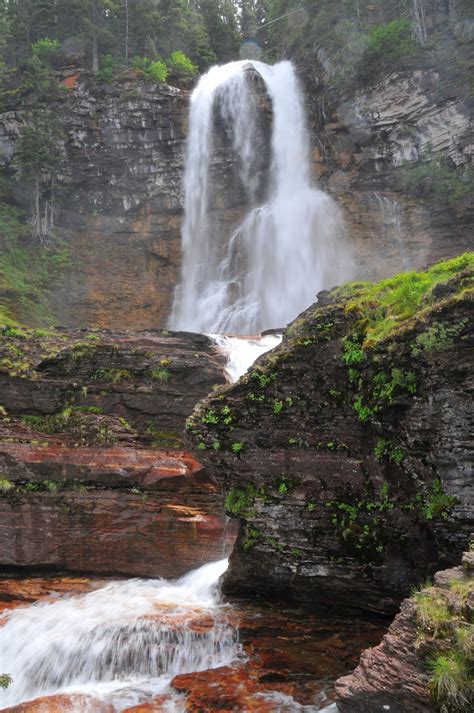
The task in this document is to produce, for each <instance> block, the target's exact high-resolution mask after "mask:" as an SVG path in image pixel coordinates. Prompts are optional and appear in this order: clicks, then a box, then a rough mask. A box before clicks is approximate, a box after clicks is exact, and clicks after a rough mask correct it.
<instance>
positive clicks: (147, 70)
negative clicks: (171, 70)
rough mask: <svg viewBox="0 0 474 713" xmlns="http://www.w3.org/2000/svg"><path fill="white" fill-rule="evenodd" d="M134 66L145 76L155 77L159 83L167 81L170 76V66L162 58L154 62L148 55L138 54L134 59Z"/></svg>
mask: <svg viewBox="0 0 474 713" xmlns="http://www.w3.org/2000/svg"><path fill="white" fill-rule="evenodd" d="M132 66H133V68H134V69H136V70H137V72H139V73H140V74H142V75H143V76H144V77H147V78H149V79H153V80H154V81H155V82H158V83H159V84H162V83H163V82H166V79H167V77H168V67H167V66H166V63H165V62H163V61H162V60H160V59H157V60H155V61H154V62H152V61H151V60H150V59H148V57H140V56H136V57H134V58H133V60H132Z"/></svg>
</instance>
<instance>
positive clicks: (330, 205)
mask: <svg viewBox="0 0 474 713" xmlns="http://www.w3.org/2000/svg"><path fill="white" fill-rule="evenodd" d="M250 67H253V69H254V70H256V71H257V72H258V73H259V74H260V76H261V78H262V80H263V82H264V84H265V86H266V89H267V92H268V94H269V96H270V98H271V100H272V104H273V129H272V139H271V171H270V174H271V175H270V181H269V186H268V190H267V192H268V196H267V201H266V203H264V204H263V205H255V197H256V192H257V187H258V186H257V184H256V182H255V179H256V173H255V152H256V147H255V127H256V126H257V124H258V108H257V105H256V99H255V96H254V95H253V93H252V91H251V89H250V86H249V81H248V72H247V71H246V69H247V68H250ZM216 105H217V106H218V107H219V109H220V112H221V115H222V116H223V118H224V119H225V121H226V122H227V124H228V125H229V126H230V127H231V130H232V146H233V151H234V152H235V154H236V156H237V158H238V163H239V166H240V176H241V179H242V183H243V185H244V188H245V190H246V194H247V195H246V197H247V201H248V205H249V210H248V212H247V215H246V216H245V217H244V219H243V221H242V222H241V223H240V225H239V226H238V227H237V228H236V229H235V230H234V231H233V232H232V233H231V234H230V235H229V234H225V230H223V231H221V234H218V235H217V236H216V235H215V234H214V233H213V230H211V226H210V204H211V196H212V189H213V186H212V185H211V181H210V166H211V155H212V148H213V128H214V126H213V124H214V113H215V107H216ZM309 155H310V149H309V139H308V133H307V130H306V122H305V114H304V107H303V100H302V94H301V91H300V88H299V86H298V82H297V79H296V75H295V72H294V69H293V66H292V65H291V63H290V62H281V63H279V64H276V65H274V66H269V65H266V64H264V63H262V62H250V63H249V62H246V61H242V62H232V63H230V64H228V65H225V66H223V67H213V68H212V69H211V70H210V71H209V72H208V73H207V74H206V75H205V76H204V77H202V78H201V80H200V82H199V84H198V85H197V87H196V89H195V91H194V93H193V96H192V98H191V111H190V131H189V137H188V144H187V158H186V171H185V181H184V183H185V218H184V224H183V231H182V247H183V265H182V279H181V285H180V286H179V287H178V288H177V290H176V294H175V301H174V305H173V311H172V315H171V320H170V327H171V328H172V329H185V330H191V331H196V332H230V333H233V334H251V333H258V332H260V331H262V330H263V329H269V328H278V327H282V326H285V325H286V323H287V322H288V321H290V320H291V319H293V318H294V317H296V315H297V314H298V313H299V312H301V311H302V310H303V309H305V308H306V307H308V306H309V305H310V304H311V303H312V302H314V299H315V296H316V293H317V292H318V291H319V290H320V289H323V288H327V287H330V286H332V285H333V284H336V283H340V282H341V280H342V279H344V278H346V277H348V276H349V269H348V259H347V248H346V247H345V246H344V244H343V236H344V226H343V221H342V218H341V214H340V211H339V209H338V207H337V206H336V204H335V203H334V201H333V200H332V199H331V198H330V197H329V196H328V195H326V194H325V193H324V192H323V191H320V190H317V189H315V188H313V187H312V186H311V171H310V164H309Z"/></svg>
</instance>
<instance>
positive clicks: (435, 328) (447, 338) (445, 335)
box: [411, 320, 467, 357]
mask: <svg viewBox="0 0 474 713" xmlns="http://www.w3.org/2000/svg"><path fill="white" fill-rule="evenodd" d="M466 326H467V320H460V321H459V322H458V323H457V324H449V323H448V322H434V324H433V325H432V326H431V327H428V329H426V330H425V331H424V332H422V333H421V334H419V335H418V336H417V338H416V339H415V343H414V345H413V348H412V350H411V352H412V354H413V356H414V357H417V356H419V355H420V354H422V353H423V352H439V351H443V350H444V349H449V348H450V347H452V346H453V345H454V339H455V338H456V337H459V336H460V334H462V332H463V330H464V328H465V327H466Z"/></svg>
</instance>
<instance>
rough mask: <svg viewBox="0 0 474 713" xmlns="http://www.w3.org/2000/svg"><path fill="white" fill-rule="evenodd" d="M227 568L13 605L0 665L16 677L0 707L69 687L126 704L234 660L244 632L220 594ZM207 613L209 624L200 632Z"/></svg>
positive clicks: (0, 642) (0, 695)
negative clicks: (236, 625)
mask: <svg viewBox="0 0 474 713" xmlns="http://www.w3.org/2000/svg"><path fill="white" fill-rule="evenodd" d="M226 568H227V560H221V561H219V562H213V563H211V564H207V565H204V566H203V567H201V568H200V569H197V570H195V571H193V572H190V573H189V574H187V575H185V576H184V577H182V578H181V579H178V580H176V581H166V580H163V579H157V580H141V579H132V580H127V581H124V582H112V583H110V584H107V585H106V586H104V587H101V588H100V589H97V590H96V591H92V592H89V593H87V594H82V595H80V596H71V597H64V598H62V599H60V600H58V601H52V602H44V603H38V604H35V605H32V606H28V607H25V608H20V609H16V610H13V611H12V612H11V613H9V614H7V622H6V624H5V625H4V626H3V627H1V628H0V652H1V664H0V670H1V671H2V672H5V673H9V674H10V675H11V676H12V678H13V683H12V685H11V686H10V687H9V688H8V689H7V690H6V691H0V707H5V706H9V705H14V704H17V703H20V702H22V701H27V700H31V699H33V698H36V697H38V696H43V695H51V694H55V693H65V692H66V693H88V694H91V695H94V696H97V697H100V698H104V699H106V700H109V701H111V702H113V703H114V705H115V706H116V708H117V710H122V709H123V708H126V707H127V706H130V705H132V704H135V703H138V702H140V701H141V700H143V699H144V698H145V697H147V696H150V695H157V694H159V693H162V692H165V691H167V690H168V687H169V683H170V681H171V679H172V678H173V677H174V676H175V675H177V674H178V673H188V672H191V671H202V670H205V669H208V668H215V667H217V666H223V665H227V664H229V663H231V662H232V661H233V660H234V659H235V658H236V657H237V656H238V654H239V645H238V634H237V632H236V630H235V628H234V627H233V626H231V625H230V624H229V623H228V621H227V618H226V608H225V607H223V606H222V605H221V604H220V601H219V594H218V579H219V577H220V576H221V575H222V574H223V573H224V571H225V570H226ZM209 616H210V617H211V623H210V624H209V626H207V625H205V626H199V627H195V628H193V621H197V620H201V621H202V620H203V619H204V618H205V617H209ZM170 705H171V704H170ZM173 705H174V704H173ZM175 708H176V710H178V709H179V702H176V705H175Z"/></svg>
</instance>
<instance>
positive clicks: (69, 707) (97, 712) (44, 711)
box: [2, 694, 115, 713]
mask: <svg viewBox="0 0 474 713" xmlns="http://www.w3.org/2000/svg"><path fill="white" fill-rule="evenodd" d="M79 710H83V711H87V713H115V708H114V706H112V705H110V704H109V703H105V702H104V701H101V700H99V699H98V698H94V697H92V696H84V695H81V694H71V695H57V696H44V697H42V698H36V699H35V700H33V701H27V702H26V703H20V704H18V705H17V706H12V707H10V708H3V709H2V712H3V713H67V712H68V711H71V713H72V711H79Z"/></svg>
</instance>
